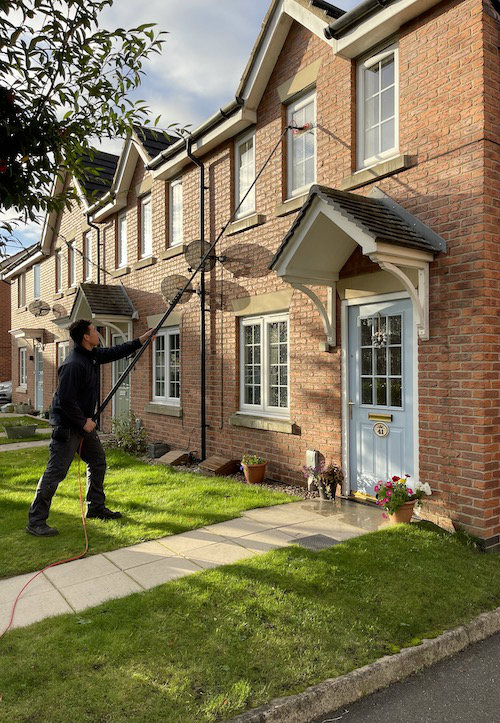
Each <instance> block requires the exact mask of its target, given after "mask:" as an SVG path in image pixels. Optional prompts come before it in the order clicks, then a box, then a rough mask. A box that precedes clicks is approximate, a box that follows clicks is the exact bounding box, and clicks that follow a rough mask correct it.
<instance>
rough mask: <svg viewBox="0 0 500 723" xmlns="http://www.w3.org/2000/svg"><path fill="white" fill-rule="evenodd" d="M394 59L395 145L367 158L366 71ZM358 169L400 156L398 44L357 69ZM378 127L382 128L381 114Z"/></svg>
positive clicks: (384, 50)
mask: <svg viewBox="0 0 500 723" xmlns="http://www.w3.org/2000/svg"><path fill="white" fill-rule="evenodd" d="M391 55H392V56H393V57H394V145H393V146H392V148H388V149H387V150H385V151H381V152H380V153H377V154H375V155H372V156H368V157H365V110H364V109H365V74H364V71H365V70H368V69H370V68H372V67H373V66H374V65H377V64H378V63H380V62H382V61H383V60H385V59H386V58H388V57H390V56H391ZM356 105H357V131H356V138H357V148H358V158H357V167H358V168H359V169H361V168H367V167H369V166H373V165H376V164H377V163H380V162H381V161H384V160H386V159H388V158H392V157H394V156H396V155H398V154H399V48H398V45H397V43H396V44H391V45H390V46H388V47H386V48H384V49H383V50H379V51H378V52H377V53H375V54H370V55H369V56H368V57H365V58H364V59H362V60H360V61H359V63H358V68H357V93H356ZM378 126H379V127H380V126H381V121H380V113H379V122H378Z"/></svg>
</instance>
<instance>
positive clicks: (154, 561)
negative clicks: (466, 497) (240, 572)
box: [0, 500, 387, 631]
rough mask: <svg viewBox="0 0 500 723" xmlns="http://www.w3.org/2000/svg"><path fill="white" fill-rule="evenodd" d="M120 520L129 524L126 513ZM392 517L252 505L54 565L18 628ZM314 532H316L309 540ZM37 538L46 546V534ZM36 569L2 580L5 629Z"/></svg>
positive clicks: (342, 506)
mask: <svg viewBox="0 0 500 723" xmlns="http://www.w3.org/2000/svg"><path fill="white" fill-rule="evenodd" d="M103 524H106V523H103ZM122 524H127V519H126V518H124V519H123V520H122ZM386 524H387V522H385V521H384V520H383V518H382V515H381V512H380V510H378V509H376V508H373V507H370V506H367V505H361V504H356V503H355V502H350V501H347V500H337V501H336V502H321V501H317V500H308V501H302V502H292V503H290V504H284V505H277V506H274V507H262V508H258V509H254V510H248V511H246V512H243V516H242V517H239V518H236V519H234V520H229V521H227V522H220V523H218V524H215V525H210V526H207V527H202V528H200V529H197V530H192V531H190V532H184V533H181V534H179V535H172V536H170V537H162V538H161V539H159V540H152V541H150V542H143V543H141V544H138V545H133V546H131V547H125V548H122V549H120V550H113V551H110V552H104V553H101V554H99V555H93V556H91V557H86V558H84V559H83V560H75V561H74V562H68V563H65V564H64V565H60V566H58V567H54V568H50V569H49V570H47V571H46V572H44V573H42V574H41V575H39V576H38V577H37V578H36V580H35V581H34V582H33V583H31V584H30V585H29V587H28V588H27V589H26V590H25V592H24V593H23V595H22V596H21V598H20V599H19V602H18V604H17V608H16V613H15V617H14V622H13V625H12V627H17V628H19V627H24V626H26V625H31V624H32V623H35V622H38V621H39V620H43V619H44V618H48V617H52V616H55V615H61V614H62V613H71V612H74V613H79V612H81V611H82V610H85V609H86V608H89V607H93V606H94V605H99V604H100V603H103V602H105V601H106V600H110V599H112V598H120V597H125V596H126V595H130V594H131V593H134V592H141V591H143V590H148V589H149V588H152V587H156V586H157V585H162V584H163V583H165V582H168V581H169V580H174V579H176V578H179V577H184V576H185V575H191V574H192V573H193V572H199V571H201V570H205V569H208V568H213V567H219V566H220V565H225V564H230V563H233V562H237V561H238V560H243V559H245V558H249V557H253V556H255V555H258V554H262V553H264V552H267V551H269V550H274V549H276V548H279V547H285V546H287V545H291V544H295V543H299V544H303V545H304V546H310V549H317V548H318V547H321V546H323V547H327V546H331V545H332V544H336V543H337V542H342V541H344V540H348V539H350V538H352V537H357V536H359V535H363V534H365V533H366V532H372V531H374V530H377V529H378V528H380V527H383V526H384V525H386ZM311 536H312V537H313V539H312V540H308V539H307V538H310V537H311ZM82 537H83V532H82ZM328 538H329V539H328ZM39 543H40V545H43V544H44V543H45V540H43V539H40V541H39ZM90 544H92V539H91V540H90ZM77 553H78V550H75V554H77ZM31 576H32V573H31V574H27V575H18V576H17V577H13V578H7V579H5V580H0V631H2V630H3V629H4V628H5V626H6V625H7V623H8V621H9V619H10V614H11V611H12V605H13V603H14V600H15V598H16V596H17V595H18V593H19V591H20V590H21V588H22V587H23V585H24V584H25V583H26V582H27V580H29V578H30V577H31Z"/></svg>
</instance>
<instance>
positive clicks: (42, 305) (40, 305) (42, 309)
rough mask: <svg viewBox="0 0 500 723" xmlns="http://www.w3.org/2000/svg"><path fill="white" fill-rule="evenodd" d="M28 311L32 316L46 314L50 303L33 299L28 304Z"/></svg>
mask: <svg viewBox="0 0 500 723" xmlns="http://www.w3.org/2000/svg"><path fill="white" fill-rule="evenodd" d="M28 311H29V312H30V313H31V314H33V316H46V315H47V314H48V313H49V311H50V305H49V304H47V302H46V301H42V300H41V299H35V300H34V301H32V302H31V303H30V304H29V305H28Z"/></svg>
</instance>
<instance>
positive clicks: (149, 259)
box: [132, 256, 156, 271]
mask: <svg viewBox="0 0 500 723" xmlns="http://www.w3.org/2000/svg"><path fill="white" fill-rule="evenodd" d="M153 264H156V256H146V257H145V258H144V259H139V261H136V262H135V264H133V265H132V268H133V269H134V271H138V270H139V269H145V268H146V267H147V266H153Z"/></svg>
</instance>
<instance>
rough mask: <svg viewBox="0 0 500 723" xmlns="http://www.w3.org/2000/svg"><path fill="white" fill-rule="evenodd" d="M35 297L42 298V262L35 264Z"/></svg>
mask: <svg viewBox="0 0 500 723" xmlns="http://www.w3.org/2000/svg"><path fill="white" fill-rule="evenodd" d="M37 287H38V288H37ZM33 298H34V299H41V298H42V271H41V268H40V264H34V265H33Z"/></svg>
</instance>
